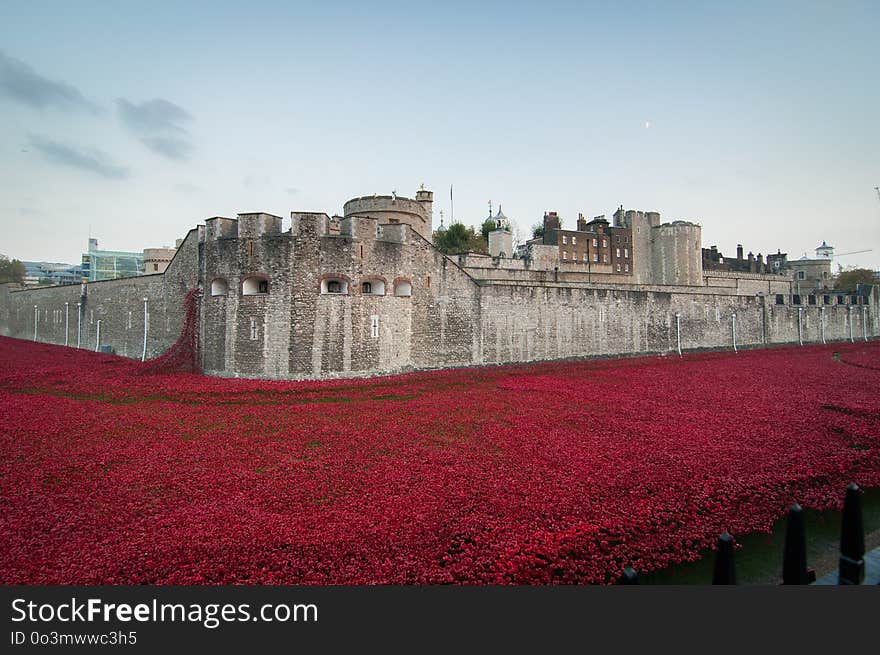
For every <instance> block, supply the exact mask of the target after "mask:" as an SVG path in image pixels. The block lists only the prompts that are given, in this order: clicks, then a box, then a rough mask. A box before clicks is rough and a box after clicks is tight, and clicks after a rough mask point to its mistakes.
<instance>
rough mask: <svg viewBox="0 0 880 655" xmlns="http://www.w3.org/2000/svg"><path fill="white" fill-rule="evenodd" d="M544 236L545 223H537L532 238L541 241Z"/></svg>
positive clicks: (533, 228) (533, 227)
mask: <svg viewBox="0 0 880 655" xmlns="http://www.w3.org/2000/svg"><path fill="white" fill-rule="evenodd" d="M543 236H544V224H543V223H535V224H534V225H532V238H533V239H539V238H541V237H543Z"/></svg>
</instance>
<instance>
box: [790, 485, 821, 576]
mask: <svg viewBox="0 0 880 655" xmlns="http://www.w3.org/2000/svg"><path fill="white" fill-rule="evenodd" d="M815 581H816V572H815V571H813V570H811V569H808V568H807V529H806V526H805V524H804V511H803V510H802V509H801V506H800V505H798V504H797V503H795V504H794V505H792V506H791V508H790V509H789V510H788V522H787V523H786V526H785V554H784V557H783V560H782V584H810V583H811V582H815Z"/></svg>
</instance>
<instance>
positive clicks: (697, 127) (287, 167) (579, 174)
mask: <svg viewBox="0 0 880 655" xmlns="http://www.w3.org/2000/svg"><path fill="white" fill-rule="evenodd" d="M182 5H183V3H170V2H169V3H164V2H144V3H139V2H120V3H110V2H106V3H105V2H101V3H89V2H75V3H66V2H65V3H62V2H36V1H29V2H10V1H9V0H7V1H6V2H4V3H3V4H2V6H0V217H2V221H3V227H4V230H3V234H4V238H3V242H2V244H0V252H3V253H5V254H8V255H10V256H14V257H18V258H20V259H28V260H54V261H69V262H72V263H76V262H78V261H79V256H80V253H81V252H82V250H83V249H84V248H85V246H86V240H87V237H88V234H89V231H90V230H91V234H92V236H94V237H97V238H98V239H99V241H100V243H101V246H102V247H106V248H110V249H119V250H125V249H132V250H139V249H142V248H144V247H151V246H160V245H163V244H173V242H174V239H175V238H177V237H180V236H183V235H184V234H185V233H186V231H187V230H188V229H189V228H190V227H192V226H193V225H195V224H196V223H198V222H201V221H203V220H204V219H205V218H207V217H209V216H214V215H225V216H234V215H235V214H236V213H238V212H246V211H254V210H263V211H268V212H272V213H275V214H279V215H281V216H284V217H285V218H287V217H288V216H289V213H290V211H291V210H313V211H326V212H328V213H331V214H332V213H336V212H340V213H341V210H342V204H343V203H344V202H345V200H346V199H348V198H350V197H355V196H360V195H366V194H372V193H390V191H391V190H392V189H394V190H396V191H397V192H398V193H399V194H401V195H407V196H411V195H412V194H414V192H415V190H416V188H417V187H418V185H419V184H420V183H422V182H424V183H425V184H426V185H427V186H428V187H429V188H431V189H433V190H434V191H435V198H436V200H437V203H436V205H435V208H436V209H437V210H439V209H443V210H444V211H445V212H446V214H447V220H448V211H449V186H450V184H454V185H455V210H456V217H457V218H458V219H460V220H462V221H463V222H465V223H469V224H476V223H478V222H479V221H480V220H482V218H483V217H484V216H485V214H486V212H487V202H488V200H489V199H491V200H492V201H493V202H494V204H495V206H496V207H497V204H498V202H499V201H501V202H502V203H503V206H504V211H505V213H506V214H507V215H508V216H510V217H511V218H512V219H513V220H514V221H515V222H516V223H517V224H518V225H519V226H520V227H521V229H522V231H523V232H526V231H527V230H528V227H529V226H530V225H532V224H534V223H537V222H538V221H540V219H541V216H542V215H543V212H544V210H556V211H558V212H560V214H561V215H562V216H563V219H564V221H565V223H566V224H567V225H569V226H572V225H573V224H574V220H575V218H576V216H577V212H583V213H584V214H586V215H588V216H595V215H598V214H606V215H609V217H610V214H611V213H612V212H613V211H614V209H615V208H616V207H617V206H618V205H620V204H623V205H624V206H626V207H627V208H628V209H644V210H656V211H659V212H661V214H662V216H663V220H676V219H687V220H693V221H696V222H699V223H701V224H702V226H703V245H704V246H709V245H712V244H717V245H718V246H719V247H720V248H721V249H722V251H724V252H725V253H729V254H733V253H734V250H735V247H736V244H737V243H740V242H741V243H743V244H744V245H745V249H746V251H749V250H753V251H754V252H756V253H757V252H759V251H760V252H762V253H767V252H776V250H777V248H781V249H782V250H783V251H787V252H788V253H789V256H790V257H795V258H797V257H800V256H801V255H802V254H803V253H804V252H807V253H808V254H809V255H811V256H812V254H813V248H815V246H816V245H818V244H819V243H820V242H821V241H822V240H823V239H824V240H827V241H828V242H829V243H831V244H832V245H834V246H835V247H837V249H838V252H846V251H852V250H861V249H866V248H872V249H873V252H870V253H866V254H860V255H853V256H850V257H846V258H842V259H841V260H840V263H843V264H848V265H855V264H858V265H862V266H870V267H872V268H875V269H878V268H880V199H878V196H877V193H876V192H875V191H874V186H880V124H878V123H880V120H878V119H880V84H878V79H880V75H878V71H880V68H878V66H880V45H878V43H880V39H878V37H877V29H878V25H880V3H878V2H876V1H874V2H834V3H831V2H829V3H813V2H797V3H787V2H786V3H777V2H770V3H764V2H759V3H747V2H737V3H727V2H725V3H720V2H719V3H710V2H698V3H685V2H668V3H642V2H634V3H622V2H614V3H611V2H608V3H600V4H589V3H582V2H574V3H560V2H542V3H517V2H510V1H508V2H502V3H490V2H487V3H458V2H443V3H437V2H432V3H424V4H422V3H417V2H400V3H395V2H382V3H365V2H352V3H334V2H321V3H314V4H295V3H291V2H228V3H221V2H192V3H186V5H185V7H183V8H182ZM648 123H649V124H650V126H649V127H646V124H648ZM437 222H439V215H438V214H436V213H435V224H436V223H437Z"/></svg>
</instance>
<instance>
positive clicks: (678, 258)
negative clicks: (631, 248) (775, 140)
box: [651, 221, 703, 286]
mask: <svg viewBox="0 0 880 655" xmlns="http://www.w3.org/2000/svg"><path fill="white" fill-rule="evenodd" d="M651 241H652V243H651V273H652V278H653V280H652V282H653V284H672V285H676V286H700V285H702V284H703V244H702V229H701V228H700V226H699V225H697V224H695V223H690V222H688V221H673V222H672V223H663V224H662V225H657V226H655V227H652V228H651Z"/></svg>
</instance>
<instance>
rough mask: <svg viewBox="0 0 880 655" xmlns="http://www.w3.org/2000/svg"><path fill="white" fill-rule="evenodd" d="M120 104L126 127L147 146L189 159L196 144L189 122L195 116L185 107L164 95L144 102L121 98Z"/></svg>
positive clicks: (162, 152)
mask: <svg viewBox="0 0 880 655" xmlns="http://www.w3.org/2000/svg"><path fill="white" fill-rule="evenodd" d="M116 107H117V110H118V112H119V118H120V120H121V121H122V124H123V125H124V126H125V128H126V129H127V130H128V131H129V132H131V133H132V134H134V135H135V136H137V137H138V138H139V140H140V142H141V143H143V144H144V145H145V146H146V147H147V148H149V149H150V150H152V151H153V152H155V153H157V154H159V155H162V156H163V157H167V158H168V159H173V160H175V161H185V160H187V159H189V157H190V154H191V153H192V150H193V145H192V140H191V138H190V134H189V131H188V129H187V125H188V124H189V123H191V122H192V121H193V117H192V115H190V113H189V112H188V111H186V110H185V109H184V108H183V107H181V106H179V105H176V104H174V103H173V102H171V101H169V100H165V99H163V98H155V99H153V100H147V101H145V102H142V103H140V104H137V103H134V102H131V101H129V100H126V99H125V98H119V99H118V100H117V101H116Z"/></svg>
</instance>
